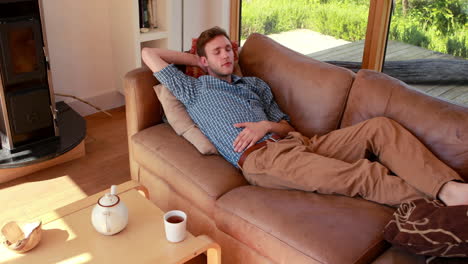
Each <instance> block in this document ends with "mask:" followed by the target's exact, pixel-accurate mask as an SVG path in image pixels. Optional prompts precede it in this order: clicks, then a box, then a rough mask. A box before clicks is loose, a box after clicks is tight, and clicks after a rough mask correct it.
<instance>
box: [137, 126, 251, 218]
mask: <svg viewBox="0 0 468 264" xmlns="http://www.w3.org/2000/svg"><path fill="white" fill-rule="evenodd" d="M131 141H132V142H131V144H133V156H134V159H135V161H136V162H137V163H138V164H140V166H143V167H144V168H146V169H147V170H148V171H150V172H151V173H153V174H154V175H155V177H156V176H159V177H160V178H162V179H163V180H164V181H166V182H167V183H168V184H169V185H170V186H171V187H172V188H173V189H174V190H175V191H176V192H177V193H178V194H179V195H181V196H183V197H185V198H186V199H188V200H189V201H192V202H193V204H194V205H195V206H197V207H199V208H200V209H201V210H203V211H204V212H205V213H206V214H208V215H209V216H211V215H212V214H213V210H214V202H215V200H216V199H217V198H218V197H219V196H221V195H222V194H224V193H226V192H228V191H229V190H231V189H233V188H235V187H238V186H241V185H245V184H247V182H246V180H245V179H244V177H243V176H242V175H241V174H240V172H239V170H237V169H236V168H234V167H233V166H232V165H231V164H230V163H228V162H227V161H225V160H224V159H223V158H222V157H221V156H218V155H212V156H206V155H202V154H200V153H199V152H198V151H197V150H196V149H195V147H194V146H193V145H192V144H190V143H189V142H188V141H187V140H185V139H184V138H182V137H180V136H177V134H176V133H175V132H174V130H173V129H172V128H171V127H170V126H169V124H160V125H156V126H153V127H150V128H147V129H145V130H142V131H140V132H139V133H137V134H135V135H133V136H132V138H131Z"/></svg>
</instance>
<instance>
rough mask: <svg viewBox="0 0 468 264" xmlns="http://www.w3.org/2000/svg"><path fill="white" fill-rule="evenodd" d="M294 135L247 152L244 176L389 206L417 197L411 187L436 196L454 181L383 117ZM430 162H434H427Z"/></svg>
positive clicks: (272, 184)
mask: <svg viewBox="0 0 468 264" xmlns="http://www.w3.org/2000/svg"><path fill="white" fill-rule="evenodd" d="M295 134H296V135H295V137H294V138H289V139H284V140H281V141H280V142H278V143H272V144H270V143H269V144H268V146H267V147H266V148H262V149H260V150H257V151H255V152H253V153H251V154H250V155H249V157H248V158H247V159H246V161H245V163H244V167H243V171H244V175H245V176H246V178H247V179H248V180H249V181H251V182H252V183H253V184H258V185H261V186H265V187H272V188H293V189H301V190H306V191H318V192H320V193H339V194H343V195H348V196H355V195H357V194H359V195H361V196H363V197H364V198H366V199H368V200H372V201H376V202H379V203H386V204H390V205H396V204H399V203H401V202H403V201H407V200H411V199H416V198H420V197H423V195H422V194H421V193H419V192H418V191H417V190H415V188H417V189H419V190H421V191H423V192H425V193H426V194H428V195H430V196H432V197H436V195H437V192H438V190H439V189H440V187H441V186H442V185H443V184H444V183H446V182H448V181H450V180H453V179H460V178H459V176H458V175H457V174H456V173H455V172H454V171H453V170H451V169H450V168H448V167H447V166H445V164H443V163H442V162H440V161H439V160H438V159H437V158H435V157H434V156H433V155H432V153H430V152H429V151H428V150H427V149H426V148H425V147H424V146H423V145H422V144H421V143H420V142H419V141H418V140H417V139H416V138H414V136H413V135H411V134H410V133H409V132H408V131H406V130H405V129H404V128H403V127H401V126H400V125H398V124H397V123H396V122H394V121H391V120H389V119H387V118H375V119H372V120H368V121H365V122H363V123H360V124H357V125H355V126H352V127H348V128H344V129H340V130H336V131H333V132H331V133H329V134H327V135H324V136H321V137H313V138H312V139H310V140H308V139H307V138H305V137H301V136H300V135H299V136H298V133H295ZM408 144H410V145H408ZM387 145H388V146H387ZM368 151H371V152H373V153H375V154H376V155H378V156H379V158H380V160H381V162H382V163H384V164H385V165H386V166H388V167H389V168H390V169H391V170H392V171H394V172H395V173H397V174H398V175H400V176H401V173H403V175H404V176H403V177H402V178H403V179H404V180H402V178H399V177H395V176H392V175H389V172H388V170H387V168H385V167H384V166H382V165H381V164H379V163H376V162H369V161H367V160H365V159H363V158H364V157H365V155H366V152H368ZM401 152H403V153H401ZM421 155H422V156H421ZM432 162H434V163H435V164H427V163H432ZM406 166H408V167H410V168H406ZM413 178H414V179H413ZM407 179H409V180H407ZM405 181H407V182H405ZM408 183H409V184H408ZM410 184H412V185H413V186H414V187H415V188H414V187H411V186H410ZM421 186H422V187H421Z"/></svg>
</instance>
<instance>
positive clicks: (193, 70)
mask: <svg viewBox="0 0 468 264" xmlns="http://www.w3.org/2000/svg"><path fill="white" fill-rule="evenodd" d="M197 40H198V38H193V39H192V47H191V48H190V51H189V53H190V54H197ZM231 45H232V51H233V52H234V74H235V75H237V76H242V71H241V69H240V67H239V63H238V62H237V61H238V59H239V57H238V53H239V45H237V43H236V42H234V41H231ZM185 74H187V75H188V76H192V77H195V78H198V77H200V76H203V75H206V74H208V73H206V72H205V71H203V70H202V68H200V67H197V66H187V67H186V68H185Z"/></svg>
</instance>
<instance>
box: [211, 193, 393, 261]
mask: <svg viewBox="0 0 468 264" xmlns="http://www.w3.org/2000/svg"><path fill="white" fill-rule="evenodd" d="M392 212H393V209H391V208H389V207H385V206H382V205H378V204H376V203H372V202H369V201H365V200H363V199H357V198H348V197H344V196H336V195H319V194H316V193H306V192H302V191H289V190H273V189H266V188H261V187H257V186H243V187H239V188H236V189H235V190H232V191H230V192H229V193H227V194H225V195H223V196H222V197H221V198H220V199H219V200H218V201H217V202H216V211H215V222H216V226H217V227H218V228H219V229H220V230H221V231H223V232H225V233H227V234H229V235H231V236H232V237H234V238H236V239H238V240H239V241H241V242H243V243H245V244H246V245H247V246H249V247H251V248H253V249H255V250H257V251H258V252H259V253H260V254H262V255H264V256H266V257H268V258H270V259H272V260H275V261H276V262H278V263H368V262H370V261H371V260H372V259H373V258H375V257H376V256H378V255H379V254H380V253H382V252H383V251H384V250H385V247H386V246H388V244H387V243H386V242H384V241H383V236H382V230H383V228H384V226H385V224H386V223H388V221H389V220H390V218H391V216H392ZM305 259H308V261H305Z"/></svg>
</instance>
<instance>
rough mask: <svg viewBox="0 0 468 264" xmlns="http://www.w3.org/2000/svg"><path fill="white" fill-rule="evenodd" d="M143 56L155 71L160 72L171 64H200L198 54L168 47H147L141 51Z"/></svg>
mask: <svg viewBox="0 0 468 264" xmlns="http://www.w3.org/2000/svg"><path fill="white" fill-rule="evenodd" d="M141 58H142V59H143V62H144V63H145V64H146V65H147V66H148V67H149V68H150V69H151V71H153V72H159V71H161V70H162V69H164V68H165V67H166V66H167V65H169V64H182V65H188V66H200V60H199V58H198V56H196V55H193V54H189V53H184V52H180V51H174V50H167V49H159V48H146V47H145V48H143V50H142V51H141Z"/></svg>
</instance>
